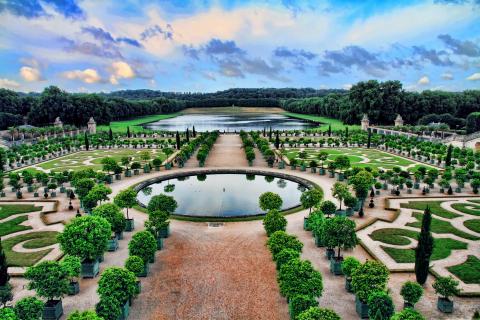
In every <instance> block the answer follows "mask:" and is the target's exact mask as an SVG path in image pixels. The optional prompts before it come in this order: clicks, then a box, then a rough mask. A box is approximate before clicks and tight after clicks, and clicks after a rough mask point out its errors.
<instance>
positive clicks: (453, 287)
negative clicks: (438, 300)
mask: <svg viewBox="0 0 480 320" xmlns="http://www.w3.org/2000/svg"><path fill="white" fill-rule="evenodd" d="M458 285H459V282H458V281H457V280H455V279H453V278H452V277H451V276H449V277H438V278H437V279H436V280H435V282H434V283H433V289H435V293H436V294H438V295H440V296H442V297H443V298H445V299H447V300H448V299H449V298H450V297H451V296H453V295H457V294H458V293H459V292H460V290H459V289H458Z"/></svg>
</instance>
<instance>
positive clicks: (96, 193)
mask: <svg viewBox="0 0 480 320" xmlns="http://www.w3.org/2000/svg"><path fill="white" fill-rule="evenodd" d="M111 193H112V189H110V188H109V187H107V186H106V185H104V184H97V185H95V186H94V187H93V188H92V189H91V190H90V191H89V192H88V194H87V197H89V198H91V199H93V200H95V201H100V203H102V201H107V200H108V195H109V194H111Z"/></svg>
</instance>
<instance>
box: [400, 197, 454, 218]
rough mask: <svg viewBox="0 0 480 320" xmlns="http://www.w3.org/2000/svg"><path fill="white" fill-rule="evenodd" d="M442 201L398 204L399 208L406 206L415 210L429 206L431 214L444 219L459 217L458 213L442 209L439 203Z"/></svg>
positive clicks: (423, 209)
mask: <svg viewBox="0 0 480 320" xmlns="http://www.w3.org/2000/svg"><path fill="white" fill-rule="evenodd" d="M442 202H444V201H410V202H408V203H402V204H400V207H401V208H408V209H415V210H422V211H425V209H426V208H427V206H428V207H429V208H430V210H431V212H432V214H434V215H436V216H439V217H442V218H446V219H453V218H457V217H460V215H459V214H456V213H453V212H450V211H448V210H445V209H443V208H442V207H441V206H440V204H441V203H442Z"/></svg>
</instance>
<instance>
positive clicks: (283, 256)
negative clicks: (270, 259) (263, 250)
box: [275, 248, 300, 270]
mask: <svg viewBox="0 0 480 320" xmlns="http://www.w3.org/2000/svg"><path fill="white" fill-rule="evenodd" d="M299 258H300V252H299V251H298V250H294V249H288V248H287V249H282V250H281V251H280V252H279V253H278V254H277V255H276V260H275V262H276V263H277V270H280V268H281V267H282V266H283V265H284V264H285V263H287V262H289V261H290V260H292V259H299Z"/></svg>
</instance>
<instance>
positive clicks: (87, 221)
mask: <svg viewBox="0 0 480 320" xmlns="http://www.w3.org/2000/svg"><path fill="white" fill-rule="evenodd" d="M111 232H112V231H111V226H110V223H109V222H108V221H107V220H106V219H104V218H102V217H97V216H84V217H78V218H75V219H73V220H72V221H71V222H70V223H68V224H67V225H66V226H65V229H64V230H63V232H62V233H60V234H59V235H58V237H57V239H58V242H59V243H60V249H61V250H62V251H63V252H64V253H66V254H68V255H72V256H76V257H79V258H80V259H81V260H82V261H84V262H85V261H89V262H91V261H94V260H96V259H97V258H98V257H100V256H101V255H103V253H104V252H105V250H106V249H107V241H108V239H109V238H110V235H111Z"/></svg>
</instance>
